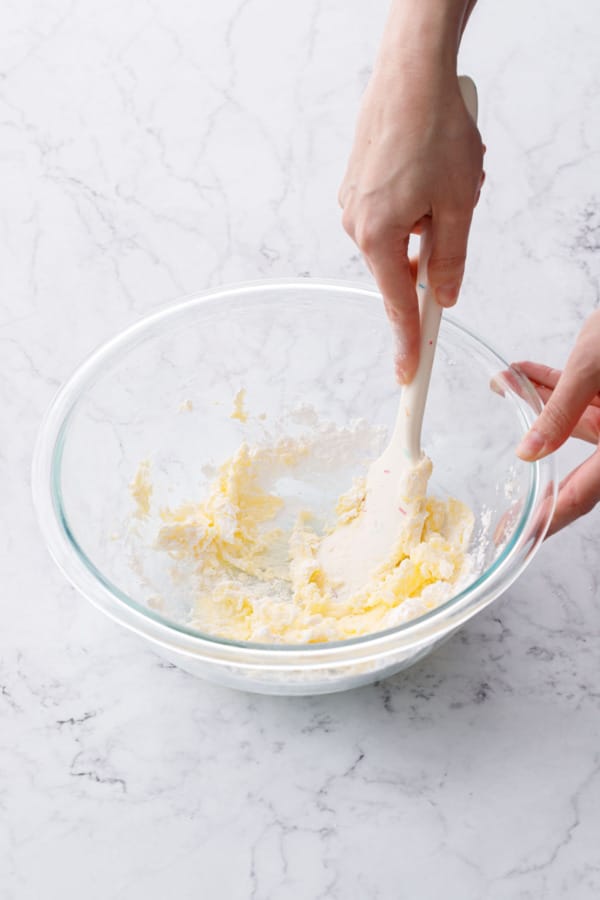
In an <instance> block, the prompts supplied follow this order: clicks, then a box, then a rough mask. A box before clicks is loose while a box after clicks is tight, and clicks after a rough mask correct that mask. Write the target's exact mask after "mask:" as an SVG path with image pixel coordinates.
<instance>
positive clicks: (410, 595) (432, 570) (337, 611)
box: [131, 394, 473, 643]
mask: <svg viewBox="0 0 600 900" xmlns="http://www.w3.org/2000/svg"><path fill="white" fill-rule="evenodd" d="M243 398H244V395H243V394H238V396H237V397H236V411H237V410H239V411H240V413H241V415H240V419H241V421H245V417H246V412H245V409H244V408H243ZM346 433H348V430H346V432H344V430H343V429H336V428H335V426H331V427H330V429H329V432H328V433H327V434H328V437H327V435H326V439H325V443H327V440H329V443H330V444H331V447H332V448H333V453H334V455H335V452H336V449H337V452H341V453H343V446H344V440H343V439H342V438H343V436H344V434H346ZM322 443H323V442H322ZM315 448H316V444H315V442H314V440H312V439H310V438H307V437H303V436H300V437H289V438H283V439H280V440H276V441H272V442H270V443H269V442H266V443H264V442H263V443H261V444H260V445H255V446H251V445H249V444H248V443H247V442H243V443H242V444H241V446H240V447H239V449H238V450H237V452H236V453H235V454H234V455H233V456H232V457H231V458H230V459H228V460H227V461H226V462H224V463H223V464H222V465H221V467H220V468H219V470H218V474H217V475H216V477H215V478H214V480H213V481H212V484H211V485H210V488H209V490H208V493H207V495H206V496H205V497H204V498H203V499H201V500H199V501H192V502H189V503H185V504H183V505H181V506H177V507H175V508H163V509H161V510H160V511H159V516H160V519H159V524H158V528H157V531H156V534H155V538H154V542H153V543H154V551H155V552H156V551H158V552H160V553H165V554H168V556H169V557H170V559H171V560H172V561H173V574H174V577H175V576H177V572H178V567H181V571H180V572H179V579H180V580H181V578H183V577H186V578H188V579H190V591H191V593H192V595H193V610H192V614H191V618H190V621H189V624H190V625H191V626H192V627H195V628H197V629H199V630H201V631H204V632H207V633H210V634H214V635H220V636H223V637H227V638H230V639H234V640H242V641H261V642H275V643H308V642H323V641H333V640H344V639H347V638H351V637H355V636H358V635H365V634H370V633H373V632H376V631H381V630H384V629H386V628H391V627H393V626H395V625H398V624H400V623H401V622H403V621H406V620H408V619H411V618H414V617H415V616H419V615H422V614H423V613H425V612H427V611H428V610H430V609H433V608H435V607H436V606H438V605H439V604H440V603H442V602H443V601H444V600H446V599H449V598H450V597H451V596H453V595H454V594H455V593H456V592H457V591H458V590H460V588H461V586H462V585H463V584H464V583H465V582H466V580H467V579H468V576H469V574H470V572H471V558H470V556H469V553H468V547H469V542H470V538H471V533H472V529H473V515H472V513H471V511H470V510H469V508H468V507H467V506H465V504H463V503H461V502H460V501H458V500H454V499H447V500H440V499H436V498H435V497H427V496H426V488H427V482H428V479H429V475H430V473H431V463H430V462H429V460H427V459H426V458H425V459H424V460H423V462H422V470H421V473H420V481H419V484H420V485H421V489H420V490H419V491H417V492H415V494H414V495H413V496H412V497H411V498H410V501H409V503H408V504H407V508H406V509H405V510H403V514H405V515H406V523H407V524H406V528H405V529H404V530H403V532H402V535H403V536H402V540H401V541H400V542H399V543H396V546H393V547H390V555H389V557H388V559H387V560H386V561H385V562H384V564H383V565H380V566H379V567H378V569H377V571H375V572H373V573H371V576H370V578H369V580H368V583H367V584H364V585H362V586H361V587H360V588H359V589H358V590H348V589H346V587H345V585H344V584H343V583H342V582H337V583H329V582H328V581H327V579H326V577H325V575H324V572H323V570H322V568H321V567H320V565H319V559H318V550H319V545H320V542H321V538H322V535H323V533H324V532H329V533H331V532H332V531H333V530H336V529H343V528H347V527H348V526H349V525H350V523H351V522H352V521H353V520H354V519H355V518H356V517H357V516H359V515H360V512H361V508H362V505H363V503H364V497H365V480H364V479H357V480H355V482H354V484H353V485H352V487H351V488H350V489H349V490H348V491H347V492H346V493H344V494H342V495H341V496H340V497H339V500H338V502H337V507H336V510H335V520H334V521H333V522H329V523H328V522H327V521H326V517H325V521H324V517H323V514H322V513H321V512H320V511H316V510H315V508H313V507H314V504H313V506H311V504H310V503H309V502H307V503H306V504H305V505H302V502H301V498H300V500H298V498H297V499H296V502H295V503H291V502H290V496H289V494H290V491H289V484H290V482H293V480H294V478H295V477H299V476H298V471H299V470H300V468H302V467H303V469H304V470H305V469H306V466H307V465H309V464H311V463H312V462H313V461H314V460H316V462H315V466H316V468H317V469H318V465H319V452H318V449H315ZM321 457H323V454H322V450H321ZM340 458H343V457H340ZM321 474H322V473H321ZM285 485H288V487H287V488H285ZM131 491H132V494H133V497H134V499H135V501H136V516H138V517H148V516H149V515H150V501H151V497H152V485H151V481H150V477H149V468H148V463H147V462H144V463H142V465H141V467H140V470H139V471H138V473H137V475H136V476H135V478H134V480H133V482H132V485H131ZM300 493H302V491H300ZM308 499H309V500H310V498H308ZM331 518H333V516H331ZM328 525H329V528H328V527H327V526H328Z"/></svg>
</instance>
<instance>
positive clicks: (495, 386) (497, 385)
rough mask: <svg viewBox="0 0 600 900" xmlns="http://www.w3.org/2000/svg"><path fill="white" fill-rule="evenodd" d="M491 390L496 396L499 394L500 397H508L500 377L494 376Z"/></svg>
mask: <svg viewBox="0 0 600 900" xmlns="http://www.w3.org/2000/svg"><path fill="white" fill-rule="evenodd" d="M490 390H491V391H493V392H494V393H495V394H498V395H499V396H500V397H504V396H506V395H505V393H504V388H503V386H502V383H501V381H500V376H499V375H494V377H493V378H492V379H491V381H490Z"/></svg>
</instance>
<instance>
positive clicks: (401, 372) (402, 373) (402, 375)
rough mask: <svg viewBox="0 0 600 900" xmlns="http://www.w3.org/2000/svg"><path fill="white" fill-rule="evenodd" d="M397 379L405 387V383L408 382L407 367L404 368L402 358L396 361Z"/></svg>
mask: <svg viewBox="0 0 600 900" xmlns="http://www.w3.org/2000/svg"><path fill="white" fill-rule="evenodd" d="M396 381H397V382H398V384H400V385H402V386H403V387H404V385H405V384H408V378H407V377H406V369H405V368H404V365H403V362H402V360H397V361H396Z"/></svg>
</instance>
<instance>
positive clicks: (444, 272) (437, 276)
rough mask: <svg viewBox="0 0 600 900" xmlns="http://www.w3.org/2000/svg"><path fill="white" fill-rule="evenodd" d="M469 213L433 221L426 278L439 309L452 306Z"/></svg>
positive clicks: (460, 272) (464, 251) (462, 264)
mask: <svg viewBox="0 0 600 900" xmlns="http://www.w3.org/2000/svg"><path fill="white" fill-rule="evenodd" d="M472 215H473V214H472V211H470V212H469V213H468V214H460V215H457V214H451V215H450V214H443V213H440V214H439V215H437V216H435V215H434V217H433V222H432V243H431V256H430V258H429V266H428V272H427V274H428V278H429V284H430V285H431V287H432V288H433V292H434V294H435V299H436V300H437V302H438V303H439V304H440V306H454V304H455V303H456V301H457V299H458V293H459V291H460V285H461V282H462V278H463V273H464V271H465V261H466V258H467V241H468V238H469V229H470V227H471V218H472Z"/></svg>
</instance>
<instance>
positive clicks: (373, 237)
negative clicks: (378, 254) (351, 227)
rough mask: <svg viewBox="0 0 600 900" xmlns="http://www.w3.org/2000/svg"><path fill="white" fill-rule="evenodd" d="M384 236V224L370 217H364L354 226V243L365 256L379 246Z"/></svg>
mask: <svg viewBox="0 0 600 900" xmlns="http://www.w3.org/2000/svg"><path fill="white" fill-rule="evenodd" d="M385 234H386V228H385V224H384V223H382V222H381V221H377V220H376V219H374V218H372V217H368V218H367V217H364V218H362V219H361V221H359V222H358V223H357V224H356V228H355V240H356V243H357V244H358V246H359V247H360V249H361V250H362V252H363V253H366V254H367V256H368V255H369V254H370V253H372V252H373V251H374V250H375V249H376V248H377V247H378V246H379V245H380V244H381V242H382V241H383V240H384V238H385Z"/></svg>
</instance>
